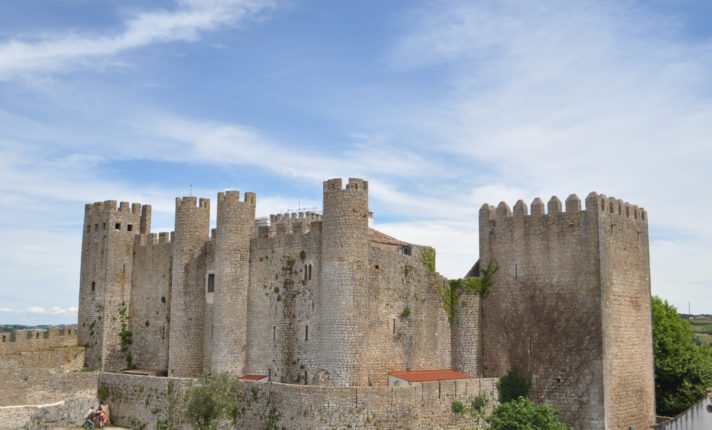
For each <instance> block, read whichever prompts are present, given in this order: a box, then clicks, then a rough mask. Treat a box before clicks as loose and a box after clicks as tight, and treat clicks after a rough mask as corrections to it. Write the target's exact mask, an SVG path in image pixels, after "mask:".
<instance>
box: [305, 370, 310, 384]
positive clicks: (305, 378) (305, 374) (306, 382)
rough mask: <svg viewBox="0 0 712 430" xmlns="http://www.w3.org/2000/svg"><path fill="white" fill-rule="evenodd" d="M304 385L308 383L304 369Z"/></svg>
mask: <svg viewBox="0 0 712 430" xmlns="http://www.w3.org/2000/svg"><path fill="white" fill-rule="evenodd" d="M304 385H309V379H307V371H306V370H305V371H304Z"/></svg>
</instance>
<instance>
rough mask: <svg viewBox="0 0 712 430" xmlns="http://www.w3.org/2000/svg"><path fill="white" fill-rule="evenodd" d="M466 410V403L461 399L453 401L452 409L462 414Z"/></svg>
mask: <svg viewBox="0 0 712 430" xmlns="http://www.w3.org/2000/svg"><path fill="white" fill-rule="evenodd" d="M464 410H465V405H463V404H462V402H461V401H459V400H453V401H452V411H453V412H455V413H456V414H461V413H462V412H463V411H464Z"/></svg>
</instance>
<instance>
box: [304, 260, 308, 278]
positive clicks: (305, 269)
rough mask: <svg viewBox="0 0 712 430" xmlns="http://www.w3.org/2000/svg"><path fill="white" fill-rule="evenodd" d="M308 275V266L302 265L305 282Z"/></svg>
mask: <svg viewBox="0 0 712 430" xmlns="http://www.w3.org/2000/svg"><path fill="white" fill-rule="evenodd" d="M308 275H309V266H307V265H306V264H305V265H304V280H305V281H306V280H307V279H308V278H309V277H308Z"/></svg>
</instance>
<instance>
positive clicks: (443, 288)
mask: <svg viewBox="0 0 712 430" xmlns="http://www.w3.org/2000/svg"><path fill="white" fill-rule="evenodd" d="M496 272H497V266H496V265H495V264H493V263H492V262H491V261H490V262H489V264H487V267H486V268H485V269H482V270H481V271H480V276H471V277H469V278H459V279H449V280H448V282H447V284H446V285H442V284H441V283H440V281H437V282H436V283H435V288H436V290H437V292H438V294H439V295H440V298H441V299H442V301H443V308H444V309H445V313H446V314H447V320H448V322H449V323H451V324H452V318H453V317H454V315H455V309H456V308H457V298H458V296H459V294H460V293H461V292H471V293H475V294H477V295H478V296H480V297H487V294H488V293H489V288H490V286H491V285H492V278H493V277H494V274H495V273H496Z"/></svg>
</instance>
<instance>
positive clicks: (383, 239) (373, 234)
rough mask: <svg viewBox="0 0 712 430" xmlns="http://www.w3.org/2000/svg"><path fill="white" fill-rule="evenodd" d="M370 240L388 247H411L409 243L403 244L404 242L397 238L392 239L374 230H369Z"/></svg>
mask: <svg viewBox="0 0 712 430" xmlns="http://www.w3.org/2000/svg"><path fill="white" fill-rule="evenodd" d="M368 238H369V240H370V241H371V242H376V243H383V244H386V245H398V246H406V245H410V244H409V243H408V242H403V241H402V240H398V239H396V238H395V237H391V236H389V235H387V234H385V233H381V232H380V231H378V230H374V229H372V228H369V229H368Z"/></svg>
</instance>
